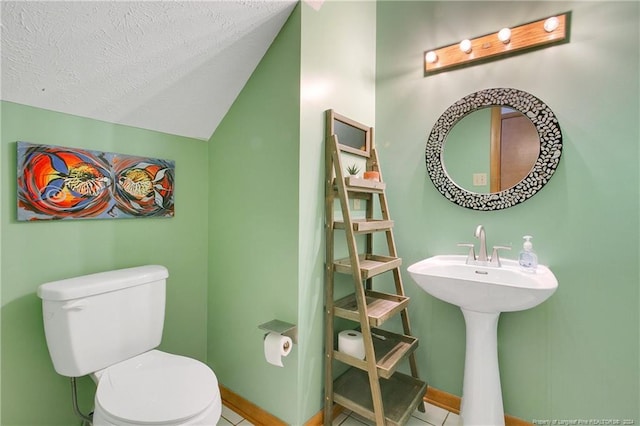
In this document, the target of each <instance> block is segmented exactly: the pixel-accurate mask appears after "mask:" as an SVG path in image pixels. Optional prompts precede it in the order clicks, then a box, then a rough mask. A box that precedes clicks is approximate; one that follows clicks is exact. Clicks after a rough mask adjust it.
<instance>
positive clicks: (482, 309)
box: [408, 255, 558, 426]
mask: <svg viewBox="0 0 640 426" xmlns="http://www.w3.org/2000/svg"><path fill="white" fill-rule="evenodd" d="M466 260H467V256H461V255H452V256H434V257H430V258H428V259H425V260H421V261H420V262H417V263H414V264H413V265H411V266H409V268H408V271H409V274H411V277H412V278H413V279H414V281H415V282H416V283H417V284H418V286H420V288H422V289H423V290H424V291H426V292H427V293H429V294H430V295H432V296H434V297H437V298H438V299H441V300H444V301H445V302H449V303H452V304H454V305H457V306H459V307H460V309H461V310H462V314H463V315H464V320H465V324H466V353H465V361H464V383H463V388H462V405H461V407H460V417H461V421H462V425H463V426H487V425H492V426H503V425H504V424H505V422H504V410H503V405H502V390H501V386H500V369H499V367H498V318H499V316H500V313H501V312H508V311H522V310H524V309H529V308H533V307H534V306H537V305H539V304H540V303H542V302H544V301H545V300H547V299H548V298H549V297H550V296H551V295H552V294H553V293H554V292H555V291H556V289H557V288H558V281H557V280H556V277H555V276H554V275H553V273H552V272H551V271H550V270H549V268H547V267H546V266H542V265H538V268H537V270H536V273H534V274H531V273H527V272H524V271H521V270H520V268H519V266H518V263H517V262H516V261H515V260H508V259H502V260H501V264H502V265H501V266H500V267H495V266H477V265H467V264H466Z"/></svg>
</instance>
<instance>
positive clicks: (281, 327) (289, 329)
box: [258, 319, 298, 343]
mask: <svg viewBox="0 0 640 426" xmlns="http://www.w3.org/2000/svg"><path fill="white" fill-rule="evenodd" d="M258 328H259V329H261V330H265V331H267V332H269V333H277V334H282V335H283V336H287V337H289V338H291V341H292V342H293V343H298V326H297V325H295V324H290V323H288V322H285V321H280V320H277V319H274V320H271V321H269V322H265V323H264V324H260V325H259V326H258Z"/></svg>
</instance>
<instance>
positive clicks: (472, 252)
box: [458, 243, 476, 263]
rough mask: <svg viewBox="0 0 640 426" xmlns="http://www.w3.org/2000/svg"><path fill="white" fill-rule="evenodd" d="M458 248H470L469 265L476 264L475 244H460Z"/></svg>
mask: <svg viewBox="0 0 640 426" xmlns="http://www.w3.org/2000/svg"><path fill="white" fill-rule="evenodd" d="M458 247H469V254H468V255H467V263H470V262H475V260H476V251H475V246H474V245H473V243H458Z"/></svg>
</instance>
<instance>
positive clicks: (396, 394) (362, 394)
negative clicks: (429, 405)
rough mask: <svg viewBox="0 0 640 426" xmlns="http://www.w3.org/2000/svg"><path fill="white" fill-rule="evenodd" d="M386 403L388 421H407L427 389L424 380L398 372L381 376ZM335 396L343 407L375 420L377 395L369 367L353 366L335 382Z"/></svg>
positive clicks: (384, 401) (400, 422)
mask: <svg viewBox="0 0 640 426" xmlns="http://www.w3.org/2000/svg"><path fill="white" fill-rule="evenodd" d="M380 389H381V393H382V403H383V405H384V416H385V421H386V424H387V425H394V426H400V425H404V424H405V423H406V422H407V420H409V417H410V416H411V413H413V411H415V409H416V407H417V406H418V404H420V403H421V402H422V398H423V397H424V394H425V392H426V389H427V384H426V383H425V382H423V381H422V380H419V379H416V378H414V377H411V376H407V375H405V374H402V373H396V374H394V375H393V376H391V377H390V378H389V379H380ZM333 392H334V400H335V402H337V403H338V404H340V405H342V406H343V407H345V408H347V409H349V410H351V411H353V412H355V413H357V414H359V415H361V416H363V417H365V418H367V419H369V420H374V421H375V413H374V412H373V399H372V397H371V389H370V387H369V376H368V374H367V372H366V371H362V370H359V369H357V368H350V369H348V370H347V371H346V372H345V373H344V374H342V375H341V376H340V377H338V378H337V379H336V380H335V381H334V382H333Z"/></svg>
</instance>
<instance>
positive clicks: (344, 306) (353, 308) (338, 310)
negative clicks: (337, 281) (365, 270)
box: [333, 290, 409, 327]
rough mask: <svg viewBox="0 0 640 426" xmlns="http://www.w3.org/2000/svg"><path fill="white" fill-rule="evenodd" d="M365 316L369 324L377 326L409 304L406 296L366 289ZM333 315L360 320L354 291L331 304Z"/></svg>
mask: <svg viewBox="0 0 640 426" xmlns="http://www.w3.org/2000/svg"><path fill="white" fill-rule="evenodd" d="M365 299H366V303H367V316H368V317H369V324H370V325H371V326H373V327H378V326H380V325H381V324H382V323H384V322H385V321H386V320H388V319H389V318H390V317H392V316H393V315H395V314H397V313H399V312H400V311H402V310H403V309H405V308H406V307H407V305H409V298H408V297H407V296H400V295H397V294H387V293H380V292H378V291H373V290H366V291H365ZM333 312H334V315H335V316H337V317H340V318H345V319H348V320H351V321H356V322H359V321H360V313H359V312H360V311H359V310H358V302H357V300H356V295H355V293H352V294H350V295H348V296H345V297H343V298H342V299H339V300H336V301H335V302H334V306H333Z"/></svg>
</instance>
